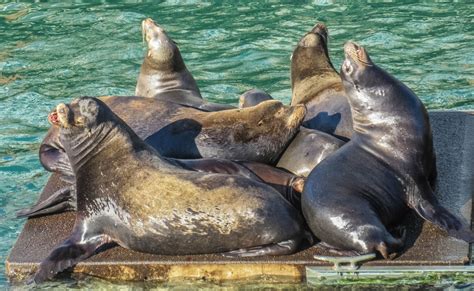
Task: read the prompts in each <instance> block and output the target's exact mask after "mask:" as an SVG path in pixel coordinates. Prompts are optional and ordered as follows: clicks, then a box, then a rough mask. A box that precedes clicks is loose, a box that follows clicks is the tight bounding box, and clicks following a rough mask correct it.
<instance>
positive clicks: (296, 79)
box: [291, 23, 353, 141]
mask: <svg viewBox="0 0 474 291" xmlns="http://www.w3.org/2000/svg"><path fill="white" fill-rule="evenodd" d="M327 41H328V34H327V28H326V26H325V25H324V24H321V23H320V24H317V25H316V26H314V27H313V29H312V30H311V31H310V32H308V33H307V34H305V36H303V38H302V39H301V40H300V41H299V42H298V45H297V46H296V48H295V49H294V51H293V55H292V58H291V88H292V96H291V104H292V105H295V104H304V105H306V108H307V110H308V112H307V114H306V117H305V121H304V124H303V126H305V127H307V128H311V129H316V130H320V131H323V132H326V133H328V134H331V135H334V136H336V137H338V138H341V139H343V140H345V141H347V140H349V139H350V137H351V135H352V132H353V129H352V117H351V108H350V106H349V103H348V101H347V96H346V93H345V91H344V87H343V86H342V82H341V78H340V77H339V74H338V73H337V71H336V70H335V69H334V67H333V65H332V63H331V60H330V58H329V54H328V47H327Z"/></svg>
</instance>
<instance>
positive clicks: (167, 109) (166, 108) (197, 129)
mask: <svg viewBox="0 0 474 291" xmlns="http://www.w3.org/2000/svg"><path fill="white" fill-rule="evenodd" d="M101 100H102V101H104V102H105V103H106V104H107V105H108V106H109V107H110V108H111V109H112V110H113V111H114V112H115V113H116V114H117V115H118V116H120V117H121V118H122V120H124V121H125V122H126V123H127V124H128V125H129V126H130V127H131V128H132V129H133V130H135V132H136V133H137V134H138V136H139V137H140V138H142V139H145V141H146V142H147V143H148V144H150V145H151V146H152V147H154V148H155V149H156V150H157V151H158V152H159V153H160V154H161V155H163V156H166V157H169V158H182V159H199V158H218V159H227V160H235V161H252V162H261V163H265V164H275V163H276V160H277V158H278V157H279V155H281V153H282V151H283V150H284V149H285V147H286V146H287V145H288V143H289V142H290V140H291V139H292V138H293V136H294V135H295V134H296V132H297V131H298V128H299V125H300V124H301V122H302V120H303V118H304V114H305V109H304V106H302V105H299V106H296V107H288V106H283V105H282V104H281V103H280V102H278V101H275V100H273V101H267V102H264V103H262V104H259V105H258V106H255V107H251V108H246V109H234V110H228V111H219V112H203V111H201V110H197V109H194V108H190V107H183V106H181V105H179V104H175V103H169V102H165V101H160V100H157V99H155V98H146V97H117V96H105V97H101ZM39 154H40V161H41V163H42V165H43V166H44V167H45V168H46V169H47V170H49V171H53V172H58V173H61V174H62V179H64V180H66V181H74V175H73V171H72V169H71V168H70V165H69V160H68V158H67V155H66V153H65V151H64V148H63V147H62V145H61V141H60V140H59V128H58V127H57V126H52V127H51V129H50V130H49V132H48V134H47V135H46V138H45V140H43V142H42V144H41V146H40V153H39ZM216 163H217V162H216ZM220 163H221V164H222V163H223V162H220ZM195 167H199V166H197V165H196V166H195ZM203 167H207V166H203ZM223 168H224V166H223V165H221V166H219V167H218V169H221V170H222V169H223ZM231 168H232V167H231ZM196 170H199V169H197V168H196ZM270 173H272V174H271V175H272V176H275V179H277V177H279V178H281V179H282V180H281V182H280V183H281V184H282V185H285V183H286V182H288V181H289V180H288V177H287V176H286V175H284V174H283V173H281V175H280V174H278V173H277V170H272V168H271V167H267V169H265V170H264V171H263V170H262V173H254V174H256V175H257V176H261V175H262V176H267V175H269V174H270ZM234 174H239V172H234ZM240 174H242V172H240ZM275 179H273V180H272V181H273V182H272V184H275V183H274V182H275ZM262 180H265V179H262ZM275 185H276V184H275ZM288 186H289V187H290V188H279V189H281V190H282V191H283V190H285V191H286V189H292V188H293V186H292V185H288ZM284 187H285V186H284ZM73 209H75V196H74V189H72V192H68V191H67V190H65V189H61V190H59V191H58V192H57V193H55V194H54V195H52V196H51V197H50V198H49V199H48V200H47V201H39V202H38V203H37V204H36V205H34V206H33V207H31V208H29V209H24V210H21V211H19V212H18V216H34V215H44V214H50V213H54V212H57V211H61V210H63V211H66V210H73ZM51 210H54V211H53V212H51Z"/></svg>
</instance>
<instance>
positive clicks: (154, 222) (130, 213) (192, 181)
mask: <svg viewBox="0 0 474 291" xmlns="http://www.w3.org/2000/svg"><path fill="white" fill-rule="evenodd" d="M49 119H50V120H51V122H52V123H54V124H56V125H58V126H60V129H59V131H60V141H61V143H62V144H63V146H64V149H65V151H66V153H67V156H68V158H69V161H70V162H71V166H72V168H73V171H74V173H75V174H76V189H77V196H78V211H77V216H76V222H75V225H74V229H73V231H72V233H71V235H70V236H69V238H68V239H66V240H65V241H64V243H62V244H61V245H59V246H58V247H57V248H56V249H54V250H53V251H52V252H51V254H50V255H49V256H48V257H47V258H46V259H44V260H43V261H42V263H41V264H40V267H39V269H38V271H37V272H36V274H35V275H34V278H33V280H34V282H36V283H41V282H43V281H45V280H47V279H50V278H52V277H53V276H54V275H55V274H57V273H58V272H61V271H62V270H64V269H66V268H69V267H71V266H74V265H75V264H77V263H78V262H80V261H82V260H84V259H86V258H87V257H89V256H91V255H93V254H94V252H95V251H96V250H97V249H98V248H99V247H101V246H103V245H105V244H108V243H111V242H113V243H117V244H119V245H121V246H122V247H125V248H128V249H132V250H135V251H140V252H146V253H154V254H163V255H187V254H204V253H227V255H231V256H255V255H282V254H291V253H293V252H295V251H296V250H297V248H298V245H299V243H300V242H301V241H302V239H303V238H304V235H305V234H304V229H303V226H302V225H303V220H302V218H301V216H300V215H299V213H298V211H297V210H296V209H295V208H294V207H292V206H291V204H290V203H289V202H288V201H286V200H285V199H284V198H283V197H282V196H281V195H280V194H279V193H278V192H276V191H275V190H274V189H273V188H271V187H270V186H268V185H265V184H263V183H259V182H256V181H254V180H251V179H247V178H243V177H239V176H233V175H225V174H208V173H199V172H195V171H189V170H186V169H183V168H181V167H178V166H176V165H174V164H171V163H169V162H167V161H166V160H165V159H163V158H162V157H161V156H160V155H159V154H158V153H157V152H156V151H155V150H154V149H153V148H152V147H150V146H149V145H148V144H147V143H145V142H144V141H143V140H141V139H140V138H139V137H138V136H137V135H136V134H135V133H134V132H133V131H132V129H131V128H130V127H128V126H127V125H126V123H125V122H123V121H122V120H121V119H120V118H119V117H118V116H116V115H115V114H114V113H113V112H112V111H111V110H110V109H109V108H108V107H107V106H106V105H105V103H103V102H102V101H100V100H99V99H96V98H90V97H82V98H79V99H76V100H74V101H73V102H72V103H70V104H68V105H66V104H59V105H58V106H57V107H56V111H55V112H53V113H52V114H50V117H49Z"/></svg>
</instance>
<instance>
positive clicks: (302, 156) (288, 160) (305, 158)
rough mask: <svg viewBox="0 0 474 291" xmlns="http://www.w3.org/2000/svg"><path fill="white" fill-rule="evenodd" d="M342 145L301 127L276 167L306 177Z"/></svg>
mask: <svg viewBox="0 0 474 291" xmlns="http://www.w3.org/2000/svg"><path fill="white" fill-rule="evenodd" d="M344 144H345V142H344V141H342V140H340V139H338V138H336V137H334V136H332V135H329V134H327V133H324V132H322V131H319V130H314V129H309V128H305V127H301V128H300V131H299V132H298V133H297V134H296V136H295V138H294V139H293V140H292V141H291V143H290V145H289V146H288V147H287V148H286V149H285V151H284V152H283V155H282V156H281V158H280V159H279V160H278V163H277V165H276V166H277V167H278V168H283V169H286V170H288V171H290V172H291V173H293V174H295V175H298V176H303V177H307V176H308V175H309V173H310V172H311V171H312V170H313V169H314V167H316V165H318V164H319V163H320V162H322V161H323V160H324V159H325V158H327V157H328V156H329V155H330V154H332V153H333V152H335V151H336V150H337V149H339V148H340V147H342V146H343V145H344Z"/></svg>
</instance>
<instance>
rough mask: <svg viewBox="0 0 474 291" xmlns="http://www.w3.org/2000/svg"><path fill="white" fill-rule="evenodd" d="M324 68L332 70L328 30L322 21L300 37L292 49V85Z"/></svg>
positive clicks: (322, 70) (318, 72)
mask: <svg viewBox="0 0 474 291" xmlns="http://www.w3.org/2000/svg"><path fill="white" fill-rule="evenodd" d="M326 69H328V70H332V71H334V67H333V65H332V63H331V60H330V59H329V54H328V31H327V28H326V26H325V25H324V24H323V23H318V24H316V25H315V26H314V27H313V28H312V29H311V30H310V31H309V32H308V33H306V34H305V35H304V36H303V38H301V40H300V41H299V42H298V45H297V46H296V48H295V49H294V51H293V54H292V56H291V80H292V85H294V82H296V81H298V80H303V79H305V78H308V77H311V76H313V75H315V74H320V73H321V72H324V70H326Z"/></svg>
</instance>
